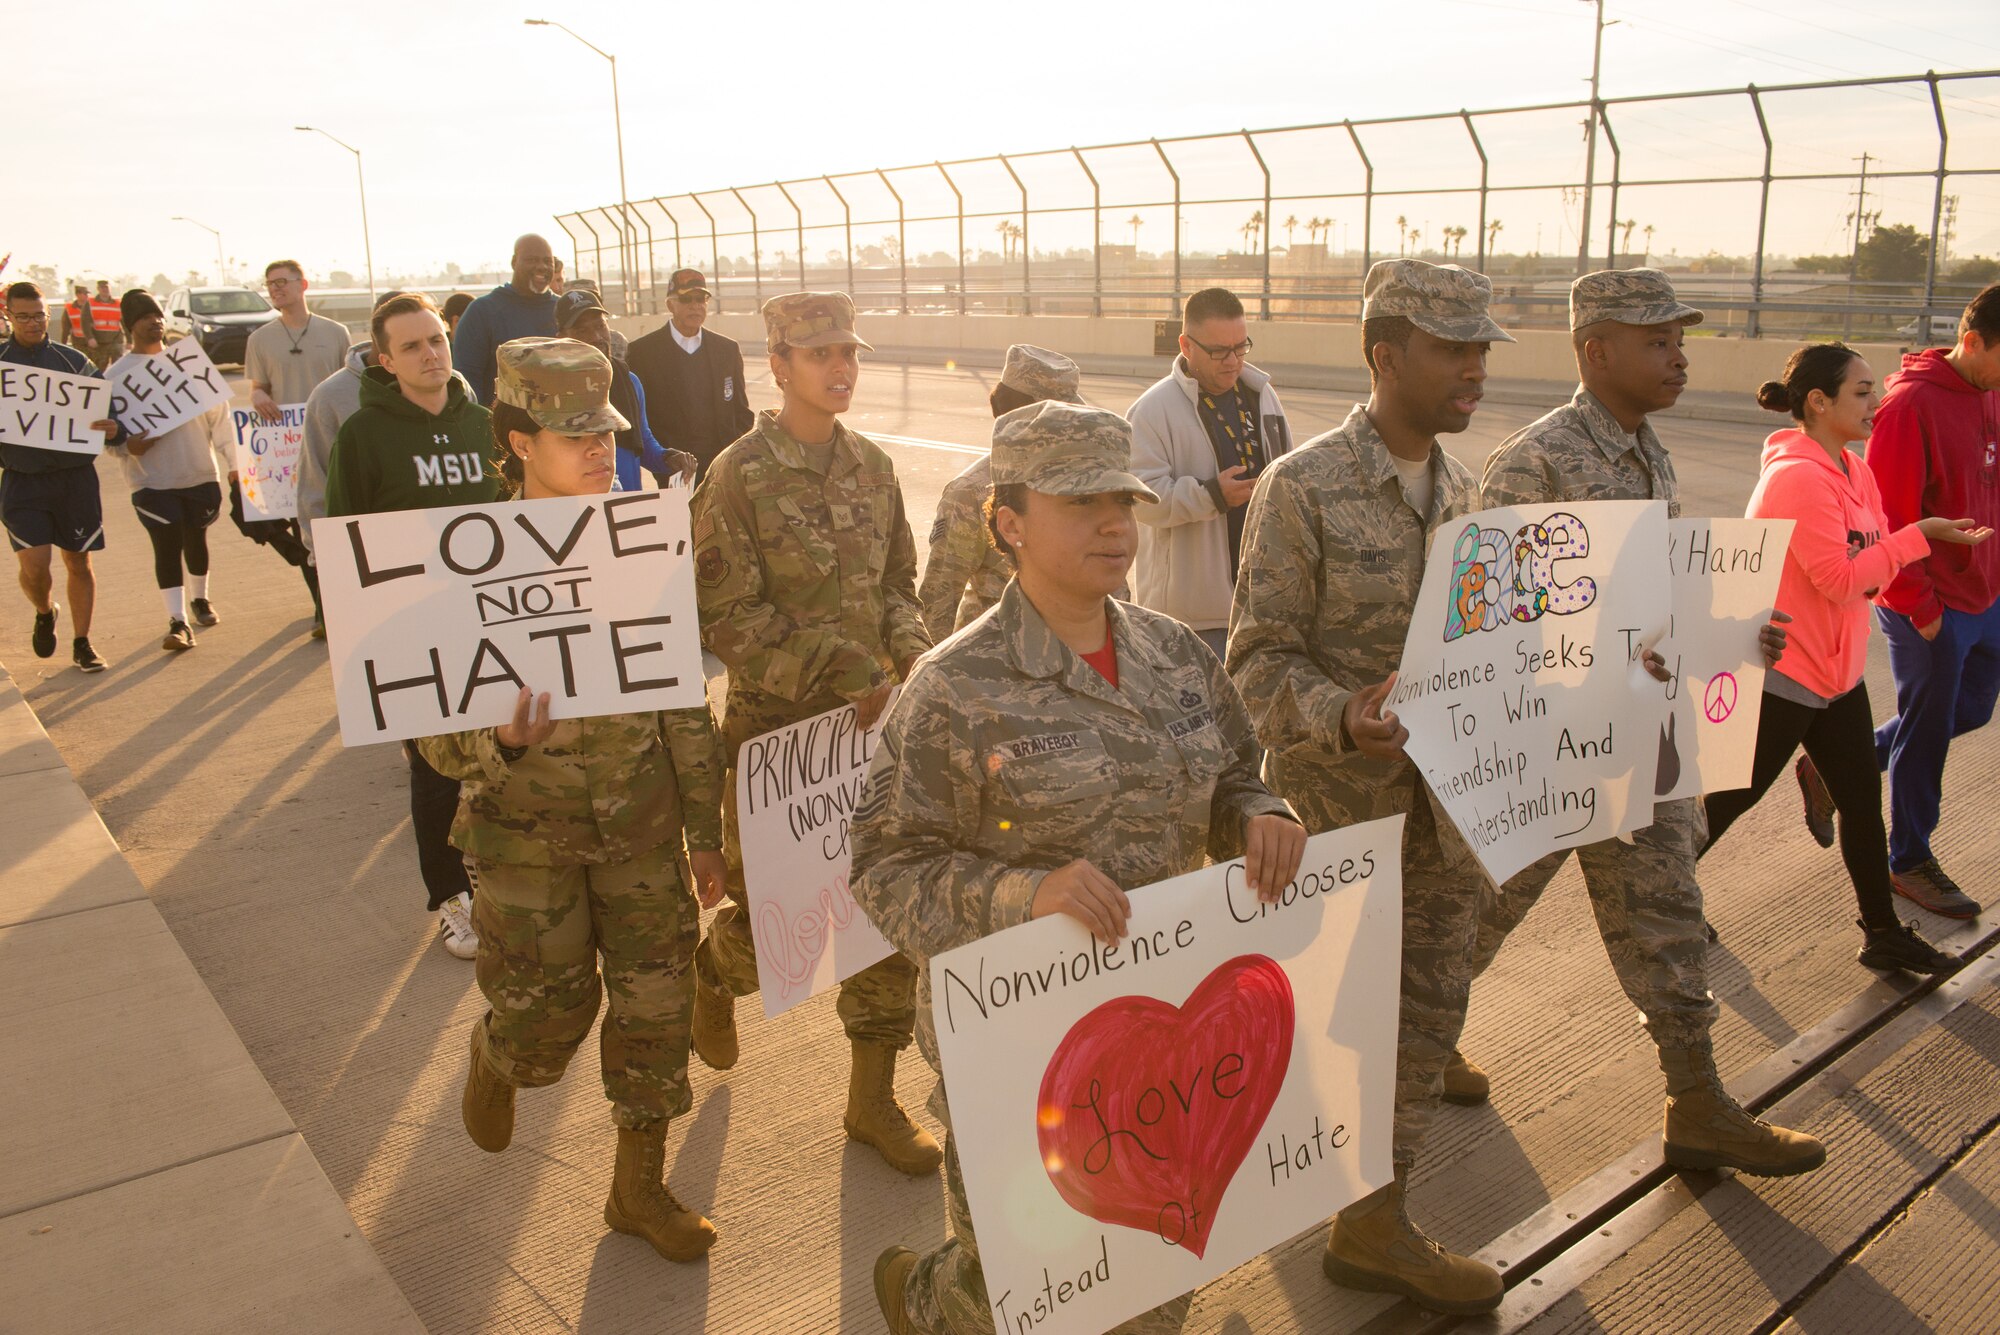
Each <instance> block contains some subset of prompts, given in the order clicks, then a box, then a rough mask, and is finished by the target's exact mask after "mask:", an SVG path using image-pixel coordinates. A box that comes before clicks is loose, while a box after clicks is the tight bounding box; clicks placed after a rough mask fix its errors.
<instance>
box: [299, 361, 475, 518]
mask: <svg viewBox="0 0 2000 1335" xmlns="http://www.w3.org/2000/svg"><path fill="white" fill-rule="evenodd" d="M447 394H448V397H447V398H446V400H445V405H444V411H443V412H442V413H439V414H438V415H436V416H432V415H431V414H430V413H428V412H426V411H424V410H423V409H422V408H419V407H418V406H417V405H416V404H414V403H411V402H410V401H409V400H408V399H406V398H404V397H403V392H402V390H400V389H398V388H397V387H396V379H395V377H394V376H392V375H390V374H389V373H388V372H387V371H385V370H383V369H382V368H381V367H379V366H371V367H369V368H368V370H367V371H366V372H364V373H363V375H362V377H361V403H360V406H359V407H357V408H356V409H355V410H354V414H353V415H352V416H351V417H349V418H348V419H347V420H346V421H345V422H342V423H341V424H340V430H339V432H337V433H336V434H335V435H334V438H333V458H332V461H331V462H330V463H329V464H328V465H327V474H326V513H327V515H328V516H329V517H331V516H334V515H362V514H377V513H380V512H381V511H384V510H428V509H434V508H436V507H438V506H444V505H478V504H482V503H484V502H487V501H497V500H499V499H500V497H501V482H500V472H499V469H498V468H496V467H495V466H494V463H493V459H492V454H493V428H492V425H491V422H492V417H491V415H490V414H488V413H487V411H486V409H484V408H482V407H480V406H479V405H478V404H477V403H475V402H473V400H472V399H471V398H470V397H468V396H467V394H466V392H465V383H464V382H463V381H462V380H460V379H458V378H457V377H456V376H454V377H452V381H451V385H450V387H449V389H448V391H447Z"/></svg>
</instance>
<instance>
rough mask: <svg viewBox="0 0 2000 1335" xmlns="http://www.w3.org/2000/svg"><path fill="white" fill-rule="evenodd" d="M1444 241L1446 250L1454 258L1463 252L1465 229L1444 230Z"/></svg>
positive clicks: (1450, 228)
mask: <svg viewBox="0 0 2000 1335" xmlns="http://www.w3.org/2000/svg"><path fill="white" fill-rule="evenodd" d="M1444 239H1445V242H1446V244H1447V248H1448V249H1449V250H1450V252H1451V254H1452V256H1453V257H1454V258H1456V257H1457V256H1459V255H1461V254H1463V253H1464V252H1465V229H1464V228H1463V227H1455V226H1454V227H1447V228H1445V229H1444Z"/></svg>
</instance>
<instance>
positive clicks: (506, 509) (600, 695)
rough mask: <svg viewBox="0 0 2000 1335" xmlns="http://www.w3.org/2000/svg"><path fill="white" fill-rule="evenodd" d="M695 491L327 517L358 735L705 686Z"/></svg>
mask: <svg viewBox="0 0 2000 1335" xmlns="http://www.w3.org/2000/svg"><path fill="white" fill-rule="evenodd" d="M692 545H693V544H692V543H691V542H690V540H689V533H688V494H687V493H686V492H685V491H642V492H631V493H625V494H607V495H602V496H561V497H550V498H546V499H543V500H536V501H507V502H499V503H495V504H492V505H456V506H448V507H442V508H439V509H434V510H397V511H392V512H390V513H387V514H375V515H347V516H343V517H339V518H328V519H315V520H314V521H313V551H314V555H315V557H316V558H317V560H318V563H319V580H320V595H321V598H322V600H323V601H324V604H325V607H326V638H327V650H328V656H329V657H330V659H331V660H332V665H333V687H334V699H335V702H336V703H337V704H338V705H339V708H340V736H341V740H342V741H343V742H344V743H345V744H346V745H348V746H361V745H364V744H366V743H369V742H393V741H400V740H402V739H403V738H406V737H423V736H428V735H431V734H435V733H442V732H457V731H461V730H464V729H468V728H483V727H492V726H497V725H498V724H501V723H505V722H507V721H508V720H509V719H510V718H512V717H513V714H514V704H515V699H516V697H517V696H518V695H519V693H520V690H521V688H522V687H523V686H527V687H530V688H531V689H533V690H534V691H535V692H536V693H537V694H539V693H541V692H543V691H547V692H548V693H549V694H550V697H551V699H550V702H549V713H550V715H551V716H552V717H555V718H584V717H588V716H590V715H593V714H630V713H637V712H641V711H644V710H649V709H686V708H693V707H695V706H697V705H700V704H702V703H703V700H704V698H705V691H704V684H703V680H702V671H701V632H700V625H699V621H698V618H697V614H696V611H695V598H694V567H693V562H692V558H691V555H690V548H691V547H692Z"/></svg>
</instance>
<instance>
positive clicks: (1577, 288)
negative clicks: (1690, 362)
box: [1569, 269, 1702, 330]
mask: <svg viewBox="0 0 2000 1335" xmlns="http://www.w3.org/2000/svg"><path fill="white" fill-rule="evenodd" d="M1599 320H1616V321H1617V322H1618V323H1619V324H1673V323H1675V322H1678V323H1680V324H1700V323H1701V320H1702V315H1701V312H1700V311H1698V310H1696V309H1695V308H1694V307H1692V306H1689V305H1687V304H1685V303H1684V302H1682V301H1681V299H1680V298H1679V297H1677V296H1675V295H1674V285H1673V284H1672V283H1671V282H1669V281H1667V276H1666V275H1665V274H1663V273H1661V272H1660V271H1659V270H1658V269H1599V270H1598V271H1597V272H1596V273H1587V274H1585V275H1584V276H1583V277H1581V278H1579V279H1577V280H1576V281H1575V282H1574V283H1571V284H1570V285H1569V327H1570V329H1571V330H1577V329H1581V328H1583V327H1584V326H1585V325H1591V324H1596V323H1597V322H1598V321H1599Z"/></svg>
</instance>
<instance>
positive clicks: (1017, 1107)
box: [930, 816, 1403, 1335]
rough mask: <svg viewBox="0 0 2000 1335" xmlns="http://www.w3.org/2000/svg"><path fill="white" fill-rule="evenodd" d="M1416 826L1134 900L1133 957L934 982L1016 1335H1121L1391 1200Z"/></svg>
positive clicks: (993, 1289) (964, 952)
mask: <svg viewBox="0 0 2000 1335" xmlns="http://www.w3.org/2000/svg"><path fill="white" fill-rule="evenodd" d="M1402 837H1403V818H1402V817H1401V816H1395V817H1391V818H1390V819H1387V820H1378V821H1371V822H1368V823H1367V824H1363V825H1353V826H1348V827H1347V828H1345V829H1341V830H1335V831H1331V832H1328V833H1326V834H1318V835H1314V836H1313V837H1312V838H1310V839H1308V840H1307V841H1306V851H1305V858H1304V861H1303V862H1302V863H1301V864H1300V867H1299V874H1298V877H1297V879H1296V880H1294V881H1293V883H1292V884H1291V885H1290V886H1288V887H1287V888H1286V890H1285V891H1284V894H1283V896H1282V898H1281V899H1280V900H1279V902H1278V903H1276V904H1272V905H1263V904H1260V903H1259V902H1258V900H1257V897H1256V895H1255V894H1254V893H1252V892H1251V891H1250V889H1249V887H1248V886H1247V885H1246V884H1245V881H1244V872H1243V864H1242V862H1241V861H1240V860H1239V861H1235V862H1228V863H1224V864H1222V865H1220V866H1213V867H1205V868H1203V869H1202V870H1200V871H1196V872H1190V873H1189V874H1187V875H1185V876H1177V877H1175V878H1173V879H1171V880H1167V881H1161V882H1159V883H1157V884H1155V885H1151V886H1145V887H1142V888H1133V889H1131V891H1130V893H1131V900H1132V915H1131V918H1130V920H1129V924H1128V934H1127V936H1126V937H1125V939H1124V940H1122V941H1120V942H1118V943H1117V944H1116V945H1111V946H1104V945H1100V944H1099V943H1098V942H1097V941H1096V940H1094V939H1093V938H1092V937H1091V936H1090V934H1089V933H1088V932H1087V931H1085V929H1084V928H1083V927H1082V925H1081V924H1079V923H1078V922H1076V920H1075V919H1073V918H1069V917H1065V916H1062V915H1052V916H1050V917H1046V918H1038V919H1036V920H1035V921H1033V922H1028V923H1023V924H1022V925H1020V926H1018V927H1013V928H1009V929H1008V930H1007V931H1004V932H999V933H996V934H995V935H993V936H989V937H986V938H984V939H982V940H979V941H975V942H973V943H972V944H970V945H967V946H962V947H960V948H959V949H957V950H952V951H948V952H946V953H944V954H942V955H938V956H936V957H935V958H933V959H932V960H931V965H930V968H931V975H930V977H931V1004H932V1016H933V1019H934V1020H935V1022H936V1028H937V1036H938V1046H939V1049H940V1051H941V1054H942V1057H943V1064H944V1075H945V1088H946V1090H947V1094H948V1101H949V1104H950V1112H951V1123H952V1137H953V1143H954V1145H955V1146H956V1148H957V1152H958V1158H959V1164H960V1166H961V1167H962V1168H963V1170H964V1174H965V1186H966V1194H967V1196H968V1198H969V1200H970V1203H971V1206H972V1220H973V1225H974V1231H975V1232H976V1233H977V1234H978V1237H979V1255H980V1261H981V1264H982V1266H983V1268H984V1270H985V1273H986V1293H987V1300H988V1302H989V1303H990V1304H991V1305H992V1310H993V1320H994V1325H995V1327H996V1328H997V1329H998V1330H1001V1331H1006V1332H1018V1331H1024V1330H1032V1331H1034V1332H1035V1333H1036V1335H1085V1333H1086V1332H1090V1333H1093V1335H1094V1332H1098V1331H1103V1330H1107V1329H1109V1328H1110V1327H1112V1326H1114V1325H1116V1324H1118V1323H1119V1322H1120V1321H1123V1320H1125V1319H1126V1318H1128V1317H1131V1316H1135V1315H1137V1314H1138V1313H1140V1312H1143V1311H1146V1310H1147V1309H1148V1308H1151V1307H1155V1306H1157V1305H1159V1304H1160V1303H1162V1302H1165V1301H1167V1300H1168V1299H1171V1298H1174V1297H1176V1296H1178V1295H1180V1294H1182V1293H1186V1292H1187V1291H1188V1290H1190V1289H1193V1288H1196V1287H1198V1286H1200V1285H1202V1284H1204V1283H1206V1282H1208V1281H1209V1280H1211V1279H1214V1278H1215V1277H1216V1276H1218V1275H1221V1274H1223V1273H1224V1272H1226V1271H1228V1270H1230V1269H1232V1268H1234V1267H1235V1266H1238V1265H1241V1264H1242V1263H1243V1262H1245V1261H1247V1260H1249V1259H1250V1258H1251V1257H1253V1256H1256V1255H1258V1254H1260V1253H1262V1252H1264V1251H1267V1250H1269V1249H1270V1248H1271V1247H1273V1246H1275V1245H1276V1244H1278V1243H1280V1242H1282V1241H1284V1240H1285V1239H1287V1238H1290V1237H1292V1236H1293V1235H1295V1234H1297V1233H1299V1232H1302V1231H1303V1230H1305V1229H1308V1228H1313V1227H1315V1226H1317V1225H1319V1224H1320V1223H1322V1222H1324V1221H1325V1219H1326V1217H1327V1216H1328V1215H1330V1214H1332V1213H1333V1212H1335V1211H1337V1210H1339V1209H1341V1208H1342V1207H1343V1206H1346V1205H1348V1204H1350V1203H1352V1202H1353V1201H1356V1200H1358V1199H1360V1198H1361V1197H1362V1196H1365V1195H1367V1194H1368V1193H1369V1192H1371V1191H1373V1190H1375V1189H1376V1188H1378V1187H1380V1186H1382V1185H1384V1184H1385V1183H1387V1182H1388V1181H1389V1179H1390V1177H1391V1175H1392V1169H1391V1160H1390V1138H1391V1133H1392V1130H1393V1123H1394V1102H1395V1078H1396V1011H1397V1005H1396V998H1397V996H1398V995H1399V989H1400V986H1401V965H1400V961H1401V954H1402V950H1401V947H1402V862H1401V849H1402Z"/></svg>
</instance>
